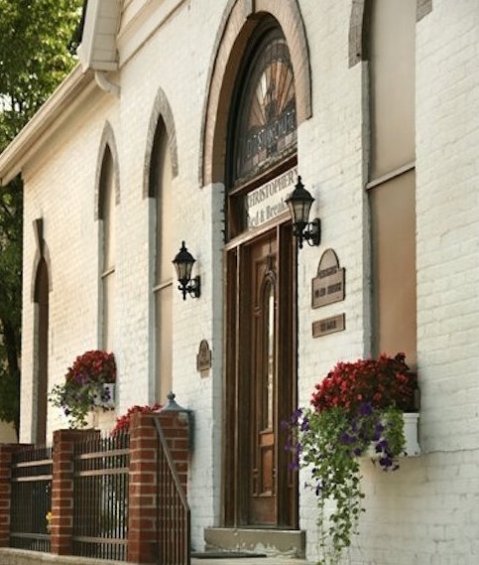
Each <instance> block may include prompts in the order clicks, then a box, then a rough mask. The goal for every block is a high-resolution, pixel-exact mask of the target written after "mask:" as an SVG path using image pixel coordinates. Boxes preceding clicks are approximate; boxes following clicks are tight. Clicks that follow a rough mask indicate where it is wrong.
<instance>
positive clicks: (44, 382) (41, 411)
mask: <svg viewBox="0 0 479 565" xmlns="http://www.w3.org/2000/svg"><path fill="white" fill-rule="evenodd" d="M34 302H35V318H34V319H35V322H34V324H35V329H34V335H35V348H34V351H35V363H34V375H35V384H34V391H35V400H34V406H36V414H35V416H34V422H35V423H34V427H35V429H34V441H35V444H37V445H45V442H46V437H47V407H48V403H47V394H48V333H49V278H48V267H47V263H46V261H45V259H44V258H42V259H40V262H39V264H38V268H37V273H36V277H35V293H34Z"/></svg>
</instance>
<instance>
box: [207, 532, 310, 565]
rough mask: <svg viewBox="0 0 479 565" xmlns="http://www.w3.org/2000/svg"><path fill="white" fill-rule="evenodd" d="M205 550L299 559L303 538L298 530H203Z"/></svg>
mask: <svg viewBox="0 0 479 565" xmlns="http://www.w3.org/2000/svg"><path fill="white" fill-rule="evenodd" d="M204 535H205V545H206V551H208V550H213V551H239V552H250V553H260V554H265V555H267V556H278V557H282V556H283V557H295V558H299V559H303V558H304V556H305V549H306V536H305V532H304V531H302V530H277V529H266V528H205V534H204Z"/></svg>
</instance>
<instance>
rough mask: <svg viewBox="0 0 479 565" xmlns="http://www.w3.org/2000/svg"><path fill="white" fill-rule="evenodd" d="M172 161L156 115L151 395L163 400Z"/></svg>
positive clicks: (167, 379)
mask: <svg viewBox="0 0 479 565" xmlns="http://www.w3.org/2000/svg"><path fill="white" fill-rule="evenodd" d="M172 176H173V175H172V163H171V156H170V151H169V146H168V135H167V133H166V129H165V126H164V123H163V121H162V120H161V119H160V121H159V123H158V126H157V128H156V132H155V138H154V142H153V150H152V156H151V164H150V183H149V194H150V196H152V197H153V198H154V222H153V224H154V238H153V241H154V245H153V248H152V251H153V252H154V257H155V260H154V277H153V278H154V280H153V289H152V292H153V302H154V320H155V321H154V336H155V337H154V343H155V390H156V393H155V396H156V400H157V401H158V402H160V403H164V402H165V400H166V395H167V394H168V393H169V392H170V390H171V387H172V343H173V342H172V317H173V310H172V302H173V278H172V274H173V271H172V269H173V267H172V263H171V260H172V257H173V255H174V253H173V245H172V215H173V214H172V190H171V183H172Z"/></svg>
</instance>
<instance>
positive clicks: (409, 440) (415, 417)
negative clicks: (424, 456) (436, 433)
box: [403, 412, 421, 457]
mask: <svg viewBox="0 0 479 565" xmlns="http://www.w3.org/2000/svg"><path fill="white" fill-rule="evenodd" d="M403 419H404V438H405V440H406V443H405V444H404V453H403V455H405V456H407V457H415V456H417V455H421V448H420V447H419V442H418V423H419V413H418V412H405V413H404V414H403Z"/></svg>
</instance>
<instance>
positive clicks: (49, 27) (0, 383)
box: [0, 0, 83, 431]
mask: <svg viewBox="0 0 479 565" xmlns="http://www.w3.org/2000/svg"><path fill="white" fill-rule="evenodd" d="M82 4H83V2H82V0H0V152H2V151H3V150H4V149H5V148H6V147H7V145H8V144H9V143H10V142H11V141H12V139H13V138H14V137H15V136H16V135H17V134H18V133H19V131H20V130H21V129H22V128H23V127H24V126H25V125H26V123H27V122H28V121H29V120H30V119H31V118H32V116H33V115H34V114H35V112H36V111H37V110H38V109H39V108H40V106H41V105H42V104H43V102H44V101H45V100H46V99H47V98H48V96H49V95H50V94H51V93H52V92H53V90H54V89H55V88H56V86H58V84H59V83H60V82H61V80H62V79H63V78H64V77H65V76H66V74H67V73H68V72H69V71H70V70H71V69H72V68H73V66H74V64H75V58H74V56H73V55H72V53H71V52H70V51H71V46H72V38H73V35H74V31H75V28H76V27H77V26H78V23H79V21H80V16H81V6H82ZM0 184H3V183H1V179H0ZM22 220H23V194H22V181H21V179H20V178H16V179H14V180H13V181H11V182H10V183H9V184H8V185H6V186H1V187H0V419H1V420H5V421H9V422H13V423H14V424H15V427H16V429H17V431H18V425H19V394H20V354H21V294H22V276H21V273H22V229H23V227H22Z"/></svg>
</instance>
